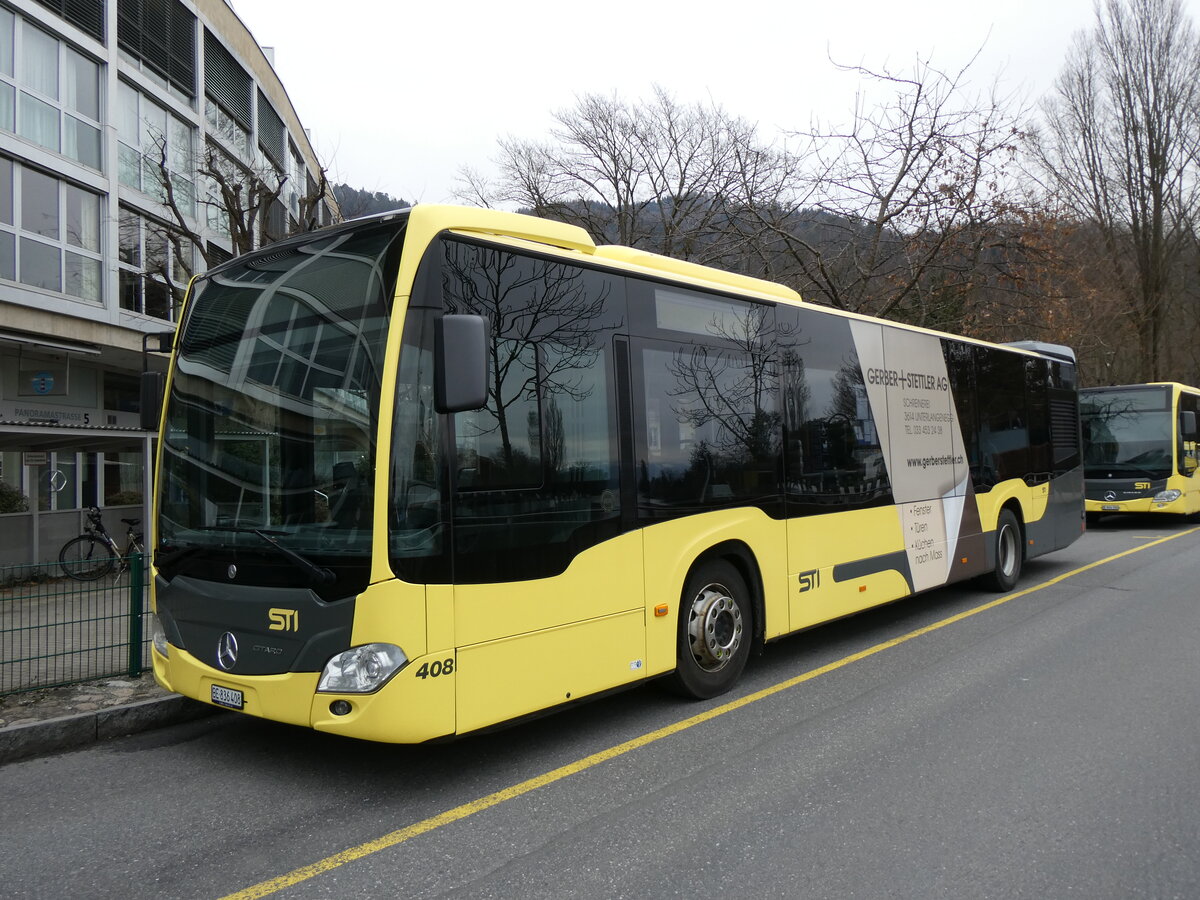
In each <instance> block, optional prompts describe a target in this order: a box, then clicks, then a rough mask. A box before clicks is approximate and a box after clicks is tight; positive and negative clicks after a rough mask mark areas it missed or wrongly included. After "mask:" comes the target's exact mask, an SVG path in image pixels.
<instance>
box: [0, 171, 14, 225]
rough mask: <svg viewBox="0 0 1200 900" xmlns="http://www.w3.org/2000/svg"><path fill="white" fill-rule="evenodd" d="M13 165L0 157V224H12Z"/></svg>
mask: <svg viewBox="0 0 1200 900" xmlns="http://www.w3.org/2000/svg"><path fill="white" fill-rule="evenodd" d="M12 186H13V164H12V160H11V159H6V158H4V157H3V156H0V222H3V223H4V224H5V225H11V224H13V217H12V211H13V204H12Z"/></svg>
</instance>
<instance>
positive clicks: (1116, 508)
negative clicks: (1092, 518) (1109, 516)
mask: <svg viewBox="0 0 1200 900" xmlns="http://www.w3.org/2000/svg"><path fill="white" fill-rule="evenodd" d="M1100 508H1101V509H1103V510H1105V511H1107V512H1120V511H1121V507H1119V506H1117V504H1115V503H1105V504H1104V505H1103V506H1101V507H1100Z"/></svg>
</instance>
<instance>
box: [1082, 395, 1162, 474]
mask: <svg viewBox="0 0 1200 900" xmlns="http://www.w3.org/2000/svg"><path fill="white" fill-rule="evenodd" d="M1079 415H1080V422H1081V424H1082V426H1083V435H1084V446H1085V447H1086V448H1087V453H1086V455H1085V457H1084V475H1085V477H1088V478H1105V477H1121V476H1128V477H1131V478H1166V477H1167V476H1168V475H1170V474H1171V470H1172V468H1173V454H1172V445H1171V424H1172V416H1171V409H1170V403H1169V395H1168V393H1167V389H1166V388H1148V389H1132V390H1130V389H1124V390H1112V391H1102V390H1095V391H1086V392H1084V393H1083V394H1081V395H1080V408H1079Z"/></svg>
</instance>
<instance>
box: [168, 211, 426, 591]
mask: <svg viewBox="0 0 1200 900" xmlns="http://www.w3.org/2000/svg"><path fill="white" fill-rule="evenodd" d="M404 221H405V219H404V217H389V218H388V219H387V220H384V221H377V222H372V223H370V224H364V225H359V226H357V227H355V228H352V229H346V230H341V231H338V232H335V233H333V234H329V233H323V234H321V235H320V236H314V237H310V238H309V239H307V240H304V239H295V240H291V241H288V242H285V243H281V244H280V245H278V249H276V248H275V247H272V248H269V250H268V251H267V252H266V253H259V254H256V255H254V256H253V257H247V258H246V259H245V260H244V261H243V260H234V261H232V262H231V263H229V264H226V265H225V266H222V267H221V268H219V269H217V270H215V271H214V272H212V273H211V274H209V275H208V276H206V277H204V278H203V279H200V280H199V281H198V282H197V283H196V285H195V286H194V287H193V290H192V296H191V299H190V301H189V304H188V308H187V313H186V317H185V319H184V322H183V324H182V325H181V334H180V340H179V349H178V354H177V358H176V368H175V372H174V377H173V381H172V385H171V390H170V394H169V396H168V399H167V407H166V415H165V426H164V429H163V447H162V467H161V477H160V479H159V492H160V496H159V518H158V523H159V532H158V538H159V545H158V548H157V555H156V560H155V561H156V564H157V565H158V567H159V570H160V573H161V574H163V575H164V577H167V578H170V577H172V576H173V575H174V574H179V573H180V572H184V573H186V572H187V571H189V570H190V569H191V567H192V566H196V565H204V566H206V567H209V569H210V570H211V566H212V564H213V563H219V564H224V563H226V562H228V563H229V564H230V567H231V568H232V566H233V563H234V562H235V560H236V562H237V565H238V566H239V567H241V568H243V569H245V570H246V573H245V574H244V575H242V576H239V577H238V581H239V583H279V581H280V578H281V574H282V577H283V580H284V581H287V582H291V583H298V584H310V585H311V584H317V585H323V584H328V585H329V590H330V591H331V592H332V593H333V594H334V595H337V596H345V595H346V594H347V593H349V592H352V591H354V590H360V589H361V587H363V586H365V583H366V581H365V579H366V574H365V573H366V572H367V571H368V570H369V566H368V563H369V555H370V550H371V502H370V501H371V496H372V488H373V484H374V477H375V475H374V473H375V462H376V461H375V436H376V432H377V424H378V414H379V404H380V380H381V373H382V369H383V357H384V345H385V341H386V336H387V329H388V321H389V313H390V306H391V301H392V296H393V294H394V290H395V278H396V270H397V267H398V260H399V249H400V244H401V241H402V235H403V225H404ZM248 562H249V563H251V564H249V565H247V563H248ZM223 570H224V566H223V565H222V571H223ZM230 577H231V578H232V577H233V575H230Z"/></svg>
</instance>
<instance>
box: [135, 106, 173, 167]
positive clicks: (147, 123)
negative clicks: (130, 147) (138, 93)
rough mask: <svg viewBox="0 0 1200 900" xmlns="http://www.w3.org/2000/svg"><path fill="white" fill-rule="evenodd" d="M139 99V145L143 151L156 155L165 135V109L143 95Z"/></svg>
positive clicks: (149, 154)
mask: <svg viewBox="0 0 1200 900" xmlns="http://www.w3.org/2000/svg"><path fill="white" fill-rule="evenodd" d="M141 100H142V103H141V112H142V122H141V129H140V131H139V134H140V139H139V140H140V146H141V148H142V152H143V153H145V154H147V155H148V156H154V157H157V156H158V153H159V148H160V147H161V145H162V142H163V141H164V140H165V139H166V136H167V111H166V110H165V109H163V108H162V107H161V106H158V105H156V104H154V103H151V102H150V101H149V100H147V99H146V98H145V97H142V98H141Z"/></svg>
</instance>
